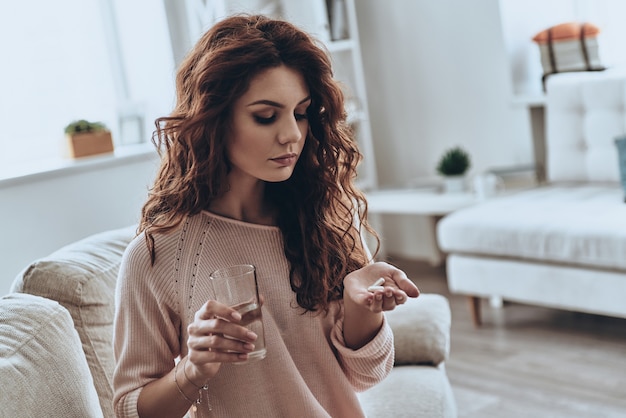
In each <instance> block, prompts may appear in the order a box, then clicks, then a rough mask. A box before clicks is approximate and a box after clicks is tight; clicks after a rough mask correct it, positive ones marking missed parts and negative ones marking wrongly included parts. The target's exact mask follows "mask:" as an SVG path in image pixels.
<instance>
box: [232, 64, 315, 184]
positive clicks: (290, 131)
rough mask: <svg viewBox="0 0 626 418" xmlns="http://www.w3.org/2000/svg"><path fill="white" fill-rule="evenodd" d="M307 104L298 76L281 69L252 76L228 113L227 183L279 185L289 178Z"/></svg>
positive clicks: (300, 142)
mask: <svg viewBox="0 0 626 418" xmlns="http://www.w3.org/2000/svg"><path fill="white" fill-rule="evenodd" d="M310 104H311V98H310V93H309V89H308V88H307V85H306V83H305V81H304V78H303V77H302V74H300V73H299V72H297V71H295V70H293V69H291V68H288V67H286V66H280V67H275V68H269V69H267V70H264V71H262V72H261V73H259V74H258V75H256V76H255V77H254V78H253V79H252V81H251V83H250V87H249V89H248V90H247V91H246V92H245V93H244V94H243V96H241V97H240V98H239V100H237V101H236V102H235V104H234V108H233V116H232V124H231V129H230V133H229V137H228V142H227V146H226V148H227V153H228V158H229V160H230V163H231V165H232V171H231V173H230V177H231V180H232V179H233V178H249V179H256V180H263V181H267V182H279V181H285V180H287V179H288V178H289V177H291V174H292V173H293V170H294V167H295V165H296V162H297V161H298V158H299V157H300V153H301V152H302V148H303V147H304V141H305V139H306V135H307V132H308V129H309V122H308V120H307V114H306V111H307V108H308V107H309V105H310ZM231 186H232V184H231Z"/></svg>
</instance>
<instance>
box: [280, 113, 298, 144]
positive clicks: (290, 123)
mask: <svg viewBox="0 0 626 418" xmlns="http://www.w3.org/2000/svg"><path fill="white" fill-rule="evenodd" d="M301 125H302V126H301ZM303 126H304V124H298V121H297V120H296V119H295V118H286V120H285V122H284V123H283V124H281V125H280V127H279V131H278V142H280V143H281V144H287V143H290V142H298V141H300V140H301V139H302V129H303Z"/></svg>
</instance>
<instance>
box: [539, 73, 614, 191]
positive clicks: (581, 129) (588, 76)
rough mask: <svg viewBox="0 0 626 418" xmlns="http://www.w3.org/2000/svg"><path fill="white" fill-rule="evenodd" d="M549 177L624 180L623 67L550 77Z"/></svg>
mask: <svg viewBox="0 0 626 418" xmlns="http://www.w3.org/2000/svg"><path fill="white" fill-rule="evenodd" d="M546 89H547V95H546V155H547V162H546V168H547V178H548V181H551V182H553V181H613V182H618V181H619V169H618V167H619V166H618V158H617V150H616V147H615V143H614V140H615V137H617V136H621V135H624V134H626V124H625V123H624V121H625V120H626V77H624V73H623V71H622V70H616V71H612V70H607V71H606V72H578V73H569V74H565V73H564V74H559V75H556V76H552V77H550V78H548V82H547V87H546Z"/></svg>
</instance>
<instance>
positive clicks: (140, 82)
mask: <svg viewBox="0 0 626 418" xmlns="http://www.w3.org/2000/svg"><path fill="white" fill-rule="evenodd" d="M0 51H1V53H2V66H1V67H0V126H1V127H2V129H1V131H0V132H1V133H0V166H2V167H4V168H6V167H7V166H10V165H15V164H17V165H19V164H24V163H29V164H32V163H33V162H35V163H36V162H37V161H42V160H49V159H59V158H61V157H62V156H63V145H64V137H63V129H64V127H65V125H67V124H68V123H69V122H71V121H73V120H76V119H88V120H96V121H101V122H104V123H105V124H107V126H108V127H109V128H110V129H111V130H112V131H113V136H114V141H115V143H116V146H120V145H123V144H128V143H134V142H141V141H147V140H149V139H150V136H151V134H152V131H153V129H154V128H153V127H154V119H155V118H156V117H159V116H163V115H166V114H168V113H169V112H170V111H171V109H172V106H173V104H174V75H175V68H174V61H173V58H172V51H171V43H170V39H169V32H168V25H167V19H166V15H165V10H164V7H163V3H162V2H155V1H154V0H133V1H131V2H128V1H124V0H57V1H54V2H50V1H45V0H31V1H17V2H2V3H1V4H0Z"/></svg>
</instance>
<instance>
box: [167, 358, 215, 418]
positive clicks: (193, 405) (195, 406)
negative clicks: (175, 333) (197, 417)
mask: <svg viewBox="0 0 626 418" xmlns="http://www.w3.org/2000/svg"><path fill="white" fill-rule="evenodd" d="M182 361H183V360H181V361H179V362H178V363H176V366H174V383H176V388H177V389H178V391H179V392H180V394H181V395H183V397H184V398H185V400H187V402H190V403H191V409H192V410H193V411H194V412H196V411H197V410H198V405H200V404H201V403H202V391H205V392H207V391H208V390H209V382H205V383H204V386H202V387H198V386H196V384H195V383H193V382H192V381H191V380H190V379H189V378H188V377H187V372H186V371H185V365H184V364H183V375H184V376H185V379H187V381H188V382H189V383H191V384H192V385H193V386H194V387H195V388H197V389H198V399H196V400H195V401H194V400H192V399H189V397H188V396H187V395H185V392H183V390H182V389H181V388H180V385H179V384H178V379H176V375H177V374H178V365H179V364H180V363H182ZM184 361H187V358H185V359H184ZM207 401H208V405H207V406H208V408H209V411H212V410H213V406H212V405H211V402H210V401H209V395H208V393H207Z"/></svg>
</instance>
